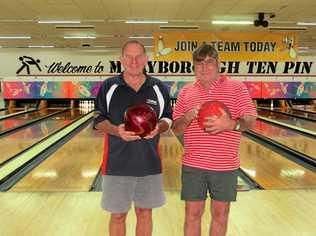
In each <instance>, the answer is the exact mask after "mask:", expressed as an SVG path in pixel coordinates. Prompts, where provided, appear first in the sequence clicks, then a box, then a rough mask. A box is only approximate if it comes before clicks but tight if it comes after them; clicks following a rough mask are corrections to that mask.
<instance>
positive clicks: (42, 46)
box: [28, 45, 55, 48]
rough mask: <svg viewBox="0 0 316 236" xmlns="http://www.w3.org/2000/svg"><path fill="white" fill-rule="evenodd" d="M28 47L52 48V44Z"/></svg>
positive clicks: (30, 46)
mask: <svg viewBox="0 0 316 236" xmlns="http://www.w3.org/2000/svg"><path fill="white" fill-rule="evenodd" d="M28 47H29V48H54V47H55V46H54V45H29V46H28Z"/></svg>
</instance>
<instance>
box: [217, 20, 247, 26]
mask: <svg viewBox="0 0 316 236" xmlns="http://www.w3.org/2000/svg"><path fill="white" fill-rule="evenodd" d="M212 24H213V25H252V24H253V22H252V21H246V20H239V21H234V20H213V21H212Z"/></svg>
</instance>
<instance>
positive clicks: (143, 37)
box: [128, 36, 154, 39]
mask: <svg viewBox="0 0 316 236" xmlns="http://www.w3.org/2000/svg"><path fill="white" fill-rule="evenodd" d="M128 38H130V39H153V38H154V37H153V36H129V37H128Z"/></svg>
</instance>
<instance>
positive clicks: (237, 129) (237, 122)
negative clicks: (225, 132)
mask: <svg viewBox="0 0 316 236" xmlns="http://www.w3.org/2000/svg"><path fill="white" fill-rule="evenodd" d="M234 130H235V131H240V121H239V120H236V125H235V128H234Z"/></svg>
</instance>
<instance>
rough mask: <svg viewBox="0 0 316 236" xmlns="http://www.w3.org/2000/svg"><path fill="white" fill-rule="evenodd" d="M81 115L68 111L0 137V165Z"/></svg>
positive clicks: (77, 112) (80, 113)
mask: <svg viewBox="0 0 316 236" xmlns="http://www.w3.org/2000/svg"><path fill="white" fill-rule="evenodd" d="M82 115H83V113H82V112H81V111H79V110H68V111H65V112H63V113H60V114H57V115H56V116H53V117H49V118H47V119H45V120H42V121H39V122H36V123H35V124H33V125H31V126H28V127H26V128H23V129H21V130H18V131H16V132H14V133H12V134H10V135H7V136H4V137H0V150H1V155H0V164H1V163H3V162H4V161H6V160H8V159H10V158H11V157H13V156H14V155H16V154H18V153H19V152H21V151H23V150H25V149H27V148H29V147H30V146H32V145H33V144H35V143H37V142H39V141H40V140H42V139H44V138H46V137H47V136H49V135H50V134H52V133H53V132H55V131H56V130H58V129H60V128H62V127H65V126H66V125H68V124H70V123H71V122H72V121H73V120H74V119H76V118H78V117H80V116H82Z"/></svg>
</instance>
